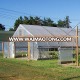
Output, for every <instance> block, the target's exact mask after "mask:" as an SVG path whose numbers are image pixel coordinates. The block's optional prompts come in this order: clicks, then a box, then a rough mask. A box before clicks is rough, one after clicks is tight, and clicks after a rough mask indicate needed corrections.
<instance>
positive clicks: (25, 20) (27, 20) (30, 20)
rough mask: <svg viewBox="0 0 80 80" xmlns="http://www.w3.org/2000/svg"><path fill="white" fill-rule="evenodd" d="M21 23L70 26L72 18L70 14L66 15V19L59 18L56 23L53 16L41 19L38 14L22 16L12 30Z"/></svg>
mask: <svg viewBox="0 0 80 80" xmlns="http://www.w3.org/2000/svg"><path fill="white" fill-rule="evenodd" d="M19 24H28V25H42V26H51V27H66V28H69V27H71V26H70V20H69V16H66V18H65V19H64V20H58V21H57V23H55V22H54V21H53V20H52V19H51V18H43V19H41V18H40V17H38V16H35V17H33V16H29V17H27V16H24V17H22V16H20V17H19V18H18V19H17V20H16V21H15V23H14V28H10V29H9V30H10V31H15V30H16V29H17V27H18V26H19Z"/></svg>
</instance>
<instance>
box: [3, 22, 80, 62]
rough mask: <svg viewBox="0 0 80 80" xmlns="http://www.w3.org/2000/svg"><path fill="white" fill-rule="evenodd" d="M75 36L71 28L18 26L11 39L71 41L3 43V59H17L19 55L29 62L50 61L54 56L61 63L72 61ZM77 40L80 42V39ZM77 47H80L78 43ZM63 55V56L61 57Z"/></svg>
mask: <svg viewBox="0 0 80 80" xmlns="http://www.w3.org/2000/svg"><path fill="white" fill-rule="evenodd" d="M78 33H79V31H78ZM79 34H80V33H79ZM73 36H74V37H73ZM75 36H76V30H75V29H72V28H59V27H50V26H38V25H25V24H20V25H19V27H18V28H17V30H16V31H15V32H14V34H13V36H12V37H13V38H15V37H17V38H26V37H28V38H34V37H71V41H18V40H16V41H13V40H12V41H9V42H4V58H17V57H19V56H20V55H19V54H21V56H25V57H28V58H29V59H31V60H38V59H52V58H54V57H56V56H55V55H58V57H59V60H61V61H72V58H73V50H74V49H75V47H76V38H75ZM57 39H58V38H57ZM78 40H79V41H80V38H78ZM78 45H79V46H80V43H78ZM63 53H64V55H62V54H63ZM54 54H55V55H54ZM65 56H66V58H65Z"/></svg>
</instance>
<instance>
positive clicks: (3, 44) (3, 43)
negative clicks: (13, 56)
mask: <svg viewBox="0 0 80 80" xmlns="http://www.w3.org/2000/svg"><path fill="white" fill-rule="evenodd" d="M2 55H3V56H4V42H2Z"/></svg>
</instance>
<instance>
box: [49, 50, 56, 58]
mask: <svg viewBox="0 0 80 80" xmlns="http://www.w3.org/2000/svg"><path fill="white" fill-rule="evenodd" d="M50 55H52V58H53V59H58V52H56V51H53V52H50Z"/></svg>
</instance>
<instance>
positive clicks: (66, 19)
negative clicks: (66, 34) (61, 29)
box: [65, 16, 71, 28]
mask: <svg viewBox="0 0 80 80" xmlns="http://www.w3.org/2000/svg"><path fill="white" fill-rule="evenodd" d="M70 23H71V22H70V20H69V16H66V18H65V27H67V28H70V27H71V26H70Z"/></svg>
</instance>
